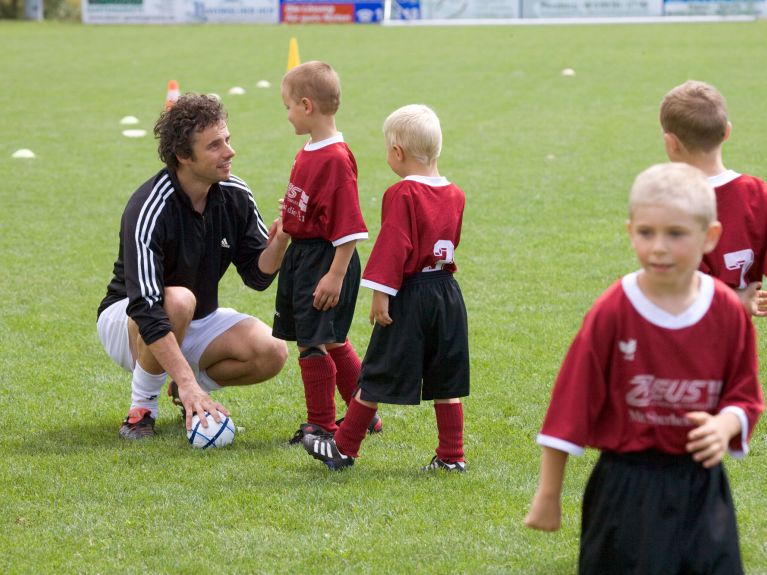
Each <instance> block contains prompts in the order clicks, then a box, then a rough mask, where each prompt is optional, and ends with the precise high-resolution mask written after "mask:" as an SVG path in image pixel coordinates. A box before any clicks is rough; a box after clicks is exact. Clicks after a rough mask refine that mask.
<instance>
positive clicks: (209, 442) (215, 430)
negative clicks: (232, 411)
mask: <svg viewBox="0 0 767 575" xmlns="http://www.w3.org/2000/svg"><path fill="white" fill-rule="evenodd" d="M205 418H206V419H207V420H208V427H203V426H202V423H201V422H200V418H199V416H198V415H197V414H196V413H195V414H194V415H193V416H192V429H191V430H189V431H187V432H186V436H187V437H188V438H189V443H190V444H191V445H192V447H196V448H198V449H208V448H209V447H225V446H227V445H229V444H230V443H232V441H234V434H235V431H236V427H235V426H234V422H233V421H232V418H231V417H229V416H228V415H224V414H223V413H221V412H219V418H220V419H221V423H216V420H215V419H213V416H212V415H211V414H210V413H208V412H207V411H206V412H205Z"/></svg>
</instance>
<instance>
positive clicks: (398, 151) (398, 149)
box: [392, 144, 405, 162]
mask: <svg viewBox="0 0 767 575" xmlns="http://www.w3.org/2000/svg"><path fill="white" fill-rule="evenodd" d="M392 150H394V155H395V156H396V157H397V160H398V161H400V162H402V161H404V160H405V150H403V149H402V146H400V145H398V144H394V145H393V146H392Z"/></svg>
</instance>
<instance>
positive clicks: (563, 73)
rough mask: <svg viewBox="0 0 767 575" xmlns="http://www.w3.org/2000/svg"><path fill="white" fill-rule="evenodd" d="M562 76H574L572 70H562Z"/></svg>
mask: <svg viewBox="0 0 767 575" xmlns="http://www.w3.org/2000/svg"><path fill="white" fill-rule="evenodd" d="M562 75H563V76H575V70H573V69H572V68H565V69H564V70H562Z"/></svg>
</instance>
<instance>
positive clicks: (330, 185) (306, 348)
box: [272, 61, 381, 444]
mask: <svg viewBox="0 0 767 575" xmlns="http://www.w3.org/2000/svg"><path fill="white" fill-rule="evenodd" d="M340 98H341V83H340V80H339V78H338V74H336V72H335V70H333V68H331V67H330V66H329V65H328V64H326V63H324V62H318V61H312V62H306V63H305V64H301V65H300V66H297V67H295V68H293V69H292V70H290V71H289V72H288V73H287V74H286V75H285V77H284V78H283V80H282V101H283V103H284V104H285V108H286V109H287V111H288V121H290V123H291V124H292V125H293V127H294V128H295V132H296V134H299V135H303V134H309V135H310V140H309V141H308V142H307V143H306V145H305V146H304V147H303V148H302V149H301V151H299V152H298V154H297V155H296V159H295V161H294V163H293V168H292V170H291V173H290V182H289V184H288V188H287V191H286V193H285V198H284V200H283V204H282V221H283V230H284V231H285V232H287V233H288V234H290V236H291V238H292V241H291V244H290V247H288V250H287V252H286V254H285V260H284V261H283V264H282V268H281V271H280V275H279V281H278V287H277V296H276V311H275V314H274V324H273V331H272V333H273V335H274V336H275V337H277V338H280V339H284V340H288V341H296V342H297V344H298V350H299V352H300V356H299V360H298V362H299V365H300V368H301V378H302V380H303V383H304V394H305V398H306V410H307V423H305V424H302V425H301V427H300V429H299V430H298V431H297V432H296V433H295V435H294V436H293V438H292V439H291V440H290V443H291V444H297V443H300V442H301V439H302V438H303V436H304V433H307V432H312V433H317V434H322V435H324V434H333V433H334V432H335V431H336V429H337V425H336V406H335V390H336V387H338V390H339V392H340V393H341V396H342V397H343V399H344V400H345V401H346V402H347V403H348V402H349V401H351V397H352V395H353V394H354V390H355V389H356V388H357V377H358V375H359V371H360V358H359V356H358V355H357V352H356V351H355V350H354V347H352V344H351V343H350V342H349V340H347V339H346V336H347V334H348V332H349V328H350V326H351V322H352V317H353V316H354V307H355V305H356V303H357V293H358V290H359V282H360V261H359V256H358V255H357V250H356V248H355V244H356V243H357V240H361V239H366V238H367V237H368V232H367V228H366V227H365V222H364V220H363V218H362V212H361V210H360V203H359V198H358V195H357V163H356V161H355V159H354V156H353V155H352V152H351V150H350V149H349V147H348V146H347V145H346V144H345V143H344V138H343V134H341V133H340V132H338V130H337V129H336V123H335V114H336V111H337V110H338V106H339V103H340ZM380 430H381V422H380V420H376V421H375V422H372V423H371V432H374V431H380Z"/></svg>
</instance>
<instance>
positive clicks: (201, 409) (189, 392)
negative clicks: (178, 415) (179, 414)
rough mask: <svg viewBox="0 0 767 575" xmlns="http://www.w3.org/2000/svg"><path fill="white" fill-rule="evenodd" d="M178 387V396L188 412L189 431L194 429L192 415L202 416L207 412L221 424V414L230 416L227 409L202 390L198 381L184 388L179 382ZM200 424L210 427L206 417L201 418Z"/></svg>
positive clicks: (187, 427) (187, 428) (187, 423)
mask: <svg viewBox="0 0 767 575" xmlns="http://www.w3.org/2000/svg"><path fill="white" fill-rule="evenodd" d="M176 385H178V396H179V398H180V399H181V403H183V404H184V409H185V410H186V430H187V431H190V430H191V429H192V415H193V414H194V413H198V414H200V415H202V414H203V413H205V412H206V411H207V412H208V413H210V414H211V415H212V416H213V419H215V420H216V422H218V423H221V416H220V415H219V412H220V413H223V414H224V415H229V412H228V411H227V410H226V408H225V407H224V406H223V405H221V404H220V403H218V402H217V401H213V400H212V399H211V397H210V396H209V395H208V394H207V393H205V392H204V391H203V390H202V388H200V386H199V385H198V384H197V382H196V381H194V382H193V383H188V384H186V385H184V386H182V385H179V384H178V382H176ZM200 423H201V424H202V426H203V427H208V419H207V418H206V417H200Z"/></svg>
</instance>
